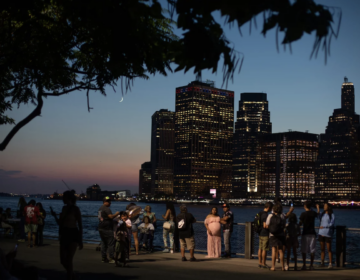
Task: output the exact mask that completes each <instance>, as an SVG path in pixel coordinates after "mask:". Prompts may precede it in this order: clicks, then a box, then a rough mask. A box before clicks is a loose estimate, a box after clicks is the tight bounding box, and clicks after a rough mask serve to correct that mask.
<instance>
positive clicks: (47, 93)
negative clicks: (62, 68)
mask: <svg viewBox="0 0 360 280" xmlns="http://www.w3.org/2000/svg"><path fill="white" fill-rule="evenodd" d="M78 89H91V90H101V88H89V87H85V86H77V87H74V88H72V89H69V90H64V91H62V92H59V93H49V92H44V94H43V96H60V95H63V94H67V93H69V92H72V91H75V90H78Z"/></svg>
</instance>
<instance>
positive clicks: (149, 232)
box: [138, 216, 155, 250]
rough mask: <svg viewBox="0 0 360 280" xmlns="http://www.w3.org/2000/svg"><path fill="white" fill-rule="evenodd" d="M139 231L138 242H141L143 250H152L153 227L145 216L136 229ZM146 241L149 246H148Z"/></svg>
mask: <svg viewBox="0 0 360 280" xmlns="http://www.w3.org/2000/svg"><path fill="white" fill-rule="evenodd" d="M138 229H139V231H140V235H139V240H140V242H141V241H143V249H145V250H146V249H147V250H152V240H153V238H154V231H155V228H154V225H153V224H152V223H151V222H150V218H149V217H147V216H145V217H144V222H143V223H142V224H140V226H139V227H138ZM148 241H149V243H150V244H148Z"/></svg>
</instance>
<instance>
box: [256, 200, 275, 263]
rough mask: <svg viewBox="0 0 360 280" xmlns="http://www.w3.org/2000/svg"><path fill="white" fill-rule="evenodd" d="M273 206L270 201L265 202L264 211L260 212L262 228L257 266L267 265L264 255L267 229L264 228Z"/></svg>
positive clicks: (267, 239) (267, 245)
mask: <svg viewBox="0 0 360 280" xmlns="http://www.w3.org/2000/svg"><path fill="white" fill-rule="evenodd" d="M272 207H273V204H272V203H271V202H266V203H265V208H264V211H262V212H260V213H259V214H260V224H261V225H262V229H261V231H260V233H259V251H258V256H259V268H266V269H269V267H268V266H267V265H266V255H267V251H269V229H267V228H266V219H267V216H268V214H269V212H270V211H271V209H272Z"/></svg>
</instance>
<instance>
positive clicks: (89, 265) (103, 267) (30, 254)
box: [0, 239, 360, 280]
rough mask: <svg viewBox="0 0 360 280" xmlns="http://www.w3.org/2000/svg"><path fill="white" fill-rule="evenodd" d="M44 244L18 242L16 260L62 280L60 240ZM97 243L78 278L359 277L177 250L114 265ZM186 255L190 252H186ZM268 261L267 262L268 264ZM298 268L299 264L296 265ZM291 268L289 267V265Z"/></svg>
mask: <svg viewBox="0 0 360 280" xmlns="http://www.w3.org/2000/svg"><path fill="white" fill-rule="evenodd" d="M44 243H45V246H43V247H38V248H34V249H32V248H31V249H30V248H27V246H26V243H20V245H19V248H18V254H17V259H18V260H19V261H21V262H23V263H24V264H26V265H29V266H35V267H37V268H38V269H39V270H40V276H41V277H44V278H46V279H48V280H58V279H59V280H60V279H65V278H66V277H65V276H66V275H65V271H64V269H63V267H62V266H61V265H60V261H59V243H58V242H57V241H54V240H45V242H44ZM14 245H15V241H14V240H9V239H0V247H1V248H2V249H3V250H4V251H5V253H7V252H8V251H10V250H11V249H12V248H13V247H14ZM95 248H96V245H93V244H84V249H83V250H81V251H77V252H76V254H75V258H74V269H75V271H76V272H77V273H78V275H79V278H80V279H83V280H92V279H106V280H112V279H119V277H121V279H123V280H133V279H148V280H155V279H159V280H160V279H161V280H180V279H181V280H184V279H186V280H199V279H219V280H220V279H221V280H222V279H226V280H231V279H236V280H239V279H251V280H258V279H259V280H260V279H261V280H271V279H277V280H278V279H302V280H309V279H317V280H321V279H327V280H331V279H336V280H349V279H359V277H360V269H334V270H327V269H322V268H316V270H314V271H293V270H290V271H286V272H284V271H281V270H280V267H279V266H278V270H277V271H275V272H273V271H269V270H264V269H259V268H258V267H257V264H258V262H257V260H247V259H242V258H233V259H206V258H205V255H202V254H196V258H197V260H198V261H197V262H189V261H187V262H182V261H181V255H180V253H174V254H169V253H162V252H155V253H151V254H149V253H141V254H140V255H138V256H136V255H131V257H130V262H129V265H130V267H129V268H123V267H115V265H114V264H106V263H101V256H100V252H97V251H96V250H95ZM187 256H188V258H189V254H188V253H187ZM269 264H270V262H269V261H268V265H269ZM298 266H299V267H301V263H300V264H299V265H298ZM290 267H291V269H292V266H291V265H290Z"/></svg>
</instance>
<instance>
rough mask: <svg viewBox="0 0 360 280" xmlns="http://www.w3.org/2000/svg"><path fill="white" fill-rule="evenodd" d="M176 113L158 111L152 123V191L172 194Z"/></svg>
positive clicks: (153, 192)
mask: <svg viewBox="0 0 360 280" xmlns="http://www.w3.org/2000/svg"><path fill="white" fill-rule="evenodd" d="M174 117H175V113H174V112H171V111H169V110H166V109H161V110H160V111H156V112H155V113H154V114H153V116H152V125H151V164H152V170H151V193H152V194H153V195H154V194H172V193H173V186H174V184H173V182H174V142H175V123H174Z"/></svg>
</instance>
